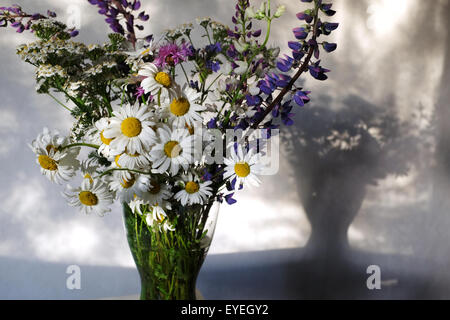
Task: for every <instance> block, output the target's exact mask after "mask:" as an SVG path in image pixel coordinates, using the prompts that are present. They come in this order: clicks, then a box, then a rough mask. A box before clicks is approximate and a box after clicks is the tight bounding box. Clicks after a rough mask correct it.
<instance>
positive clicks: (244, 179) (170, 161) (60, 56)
mask: <svg viewBox="0 0 450 320" xmlns="http://www.w3.org/2000/svg"><path fill="white" fill-rule="evenodd" d="M88 1H89V2H90V3H91V4H92V5H94V6H96V7H97V9H98V10H99V13H100V14H101V15H103V16H105V20H106V22H107V23H108V24H109V25H110V27H111V29H112V31H113V33H111V34H109V36H108V41H107V42H106V43H104V44H102V45H98V44H90V45H86V44H84V43H80V42H76V41H74V40H73V38H74V37H76V36H77V35H78V31H77V30H74V29H68V28H67V27H66V26H65V25H64V24H62V23H60V22H58V21H57V20H56V14H55V13H53V12H51V11H48V12H47V14H46V15H43V14H27V13H25V12H24V11H23V10H22V9H21V8H20V7H19V6H13V7H8V8H7V7H1V8H0V26H1V27H6V26H11V27H13V28H16V29H17V32H23V31H25V30H30V31H31V32H33V33H34V34H35V36H36V38H37V39H36V41H35V42H33V43H29V44H26V45H22V46H20V47H19V48H18V50H17V53H18V55H19V56H20V57H21V58H22V60H24V61H26V62H28V63H30V64H32V65H33V66H35V67H36V82H37V87H36V89H37V91H38V92H39V93H43V94H47V95H49V96H51V97H52V98H54V99H55V101H56V103H57V104H58V105H60V106H62V107H63V108H65V109H67V111H68V112H70V113H71V114H72V115H73V117H74V124H73V127H72V128H71V133H70V135H68V136H64V135H61V134H59V133H58V132H55V131H51V130H48V129H44V131H43V132H42V133H41V134H39V136H38V137H37V138H36V140H34V141H33V142H32V143H31V148H32V150H33V151H34V153H35V154H36V161H37V164H38V165H39V167H40V169H41V171H42V173H43V174H44V175H45V176H46V177H47V178H49V179H50V180H51V181H52V182H55V183H60V184H61V183H63V182H66V181H69V180H71V179H72V178H74V177H75V176H76V175H79V176H80V177H82V183H81V184H80V185H79V186H76V187H73V186H68V187H67V190H66V191H65V192H64V196H65V197H66V198H67V200H68V202H69V204H70V205H71V206H75V207H77V208H79V209H80V210H81V211H82V212H85V213H87V214H89V213H96V214H99V215H104V214H105V213H107V212H109V211H110V208H109V207H110V206H111V204H112V203H113V201H115V200H117V201H120V202H121V203H123V204H124V206H125V221H126V226H127V229H128V231H129V232H128V237H129V241H130V246H131V250H132V253H133V256H134V258H135V260H136V263H137V265H138V268H139V271H140V273H141V278H148V279H147V280H148V283H152V286H153V287H152V289H151V290H148V292H147V293H146V295H145V297H150V298H170V297H172V298H173V297H178V298H180V297H189V296H188V295H187V296H186V295H183V294H182V293H181V292H182V291H183V290H184V289H183V288H182V286H183V284H182V283H185V285H186V286H190V287H192V285H191V284H189V281H188V280H189V277H190V276H191V275H192V274H193V276H192V277H194V278H195V277H196V272H198V270H197V271H195V270H196V269H198V268H199V266H198V265H199V264H200V265H201V261H202V259H203V257H204V255H205V253H206V250H207V245H208V241H210V239H208V231H211V230H208V228H210V227H208V226H207V220H208V215H209V214H210V211H211V208H212V206H213V204H214V203H215V202H217V201H218V202H222V201H226V202H227V203H229V204H233V203H235V202H236V200H235V199H234V194H235V192H236V190H240V189H242V188H244V187H247V186H249V185H258V183H259V179H258V175H260V174H263V173H264V166H265V165H266V164H265V156H267V150H266V149H267V148H266V146H267V145H268V141H270V140H269V139H270V138H271V137H272V136H275V135H276V133H277V129H279V127H280V126H281V125H287V126H289V125H292V123H293V120H292V116H293V114H294V111H295V109H298V108H300V107H303V106H304V105H305V104H306V103H308V102H309V100H310V98H309V94H310V92H309V91H306V90H303V89H302V88H300V87H298V86H297V83H298V79H299V77H300V76H301V75H302V74H303V73H306V72H309V73H310V74H311V75H312V76H313V77H314V78H316V79H318V80H325V79H327V75H326V74H327V73H328V72H329V70H327V69H325V68H323V67H322V66H321V64H320V60H319V55H320V51H321V50H320V49H321V48H322V49H323V50H324V51H326V52H331V51H333V50H335V49H336V44H333V43H328V42H326V41H322V42H320V41H319V37H320V36H322V35H323V36H326V35H329V34H330V33H331V32H332V31H333V30H334V29H336V28H337V26H338V24H337V23H331V22H326V21H323V20H322V18H321V14H322V15H324V16H325V17H326V16H332V15H334V13H335V12H334V11H333V10H332V9H331V6H332V5H331V4H329V3H323V2H322V1H321V0H314V1H313V0H302V2H306V3H309V5H308V8H307V9H306V10H304V11H302V12H300V13H298V14H297V17H298V19H299V20H300V21H301V22H300V24H301V26H299V27H298V28H295V29H294V30H293V33H294V37H293V40H292V41H290V42H289V48H290V49H291V52H290V54H285V55H283V56H282V57H279V53H280V50H279V49H278V48H274V47H269V46H268V40H269V36H270V30H271V26H272V23H274V21H275V20H276V19H278V18H280V17H281V16H282V15H283V13H284V12H285V7H284V6H282V5H281V6H278V7H276V8H274V7H273V6H272V5H271V1H270V0H265V1H263V2H262V3H261V5H260V6H257V7H256V8H254V7H252V6H250V3H249V0H237V3H236V13H235V15H234V16H233V17H232V19H231V20H232V23H233V25H232V26H226V25H224V24H222V23H220V22H216V21H213V20H212V19H210V18H201V19H197V26H196V27H195V28H194V26H193V24H185V25H182V26H180V27H178V28H176V29H174V30H169V31H167V32H166V33H165V34H163V35H162V36H161V37H159V38H158V39H157V38H155V37H154V36H153V35H148V34H145V33H144V32H145V31H144V30H145V22H146V21H147V20H148V19H149V15H148V14H147V13H146V12H145V11H143V10H142V9H141V2H140V1H137V0H134V1H126V0H88ZM261 23H264V24H266V26H267V27H266V29H265V34H263V32H262V30H261V29H257V28H255V26H257V25H260V24H261ZM193 32H199V33H200V35H201V36H202V39H204V43H195V42H194V41H193V40H192V37H191V35H192V34H193ZM61 96H63V97H64V99H62V98H61ZM131 230H132V231H131ZM143 240H145V241H147V242H148V243H151V246H149V248H147V249H148V250H144V249H146V248H145V245H144V244H143ZM164 250H165V251H164ZM163 251H164V253H162V252H163ZM180 257H181V258H180ZM164 266H165V267H164ZM147 267H150V269H152V270H151V271H149V272H147V271H146V270H145V269H148V268H147ZM169 269H170V270H169ZM167 270H169V271H167ZM183 281H184V282H183ZM191 282H192V281H191ZM142 283H143V286H144V283H145V281H144V280H143V282H142ZM194 284H195V279H194ZM149 286H150V285H149ZM188 289H189V290H191V289H192V288H188ZM191 291H192V290H191Z"/></svg>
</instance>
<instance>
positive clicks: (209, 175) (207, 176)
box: [202, 169, 213, 181]
mask: <svg viewBox="0 0 450 320" xmlns="http://www.w3.org/2000/svg"><path fill="white" fill-rule="evenodd" d="M212 178H213V175H212V173H210V172H209V171H208V170H206V169H205V170H204V171H203V176H202V180H203V181H211V180H212Z"/></svg>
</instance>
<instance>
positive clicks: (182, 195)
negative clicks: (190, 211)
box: [175, 173, 212, 206]
mask: <svg viewBox="0 0 450 320" xmlns="http://www.w3.org/2000/svg"><path fill="white" fill-rule="evenodd" d="M183 180H184V181H183V182H184V187H183V189H182V190H180V191H178V192H177V193H176V194H175V199H176V200H178V201H180V202H181V204H182V205H183V206H185V205H193V204H203V203H205V201H206V200H207V199H208V197H210V196H212V188H211V187H209V185H210V184H211V183H212V182H211V181H205V182H200V179H199V178H198V177H194V176H193V175H192V173H189V174H188V175H187V176H185V177H184V179H183Z"/></svg>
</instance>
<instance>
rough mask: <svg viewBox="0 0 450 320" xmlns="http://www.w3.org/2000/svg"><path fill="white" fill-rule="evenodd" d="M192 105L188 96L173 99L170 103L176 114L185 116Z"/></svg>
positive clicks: (173, 112) (172, 110)
mask: <svg viewBox="0 0 450 320" xmlns="http://www.w3.org/2000/svg"><path fill="white" fill-rule="evenodd" d="M190 107H191V104H190V103H189V101H188V100H187V99H186V98H180V99H173V101H172V103H171V104H170V112H172V114H174V115H176V116H177V117H181V116H184V115H185V114H186V113H187V112H188V111H189V108H190Z"/></svg>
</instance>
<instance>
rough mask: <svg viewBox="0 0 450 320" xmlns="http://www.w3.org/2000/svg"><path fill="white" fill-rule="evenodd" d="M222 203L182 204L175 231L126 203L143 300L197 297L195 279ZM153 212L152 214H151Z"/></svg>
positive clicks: (130, 236) (128, 237) (127, 231)
mask: <svg viewBox="0 0 450 320" xmlns="http://www.w3.org/2000/svg"><path fill="white" fill-rule="evenodd" d="M219 207H220V204H219V203H218V202H214V203H212V204H209V205H204V206H199V205H198V206H194V207H188V208H185V207H179V208H177V209H176V210H172V212H170V214H169V215H172V216H175V217H176V220H177V222H176V224H175V230H167V229H166V228H164V227H163V225H162V224H161V225H159V226H158V225H153V226H150V225H148V223H146V219H145V213H142V214H138V213H135V212H133V211H132V210H131V209H130V207H129V206H128V205H127V204H124V205H123V209H124V210H123V212H124V223H125V230H126V234H127V240H128V244H129V247H130V250H131V253H132V256H133V259H134V261H135V263H136V267H137V269H138V272H139V275H140V279H141V295H140V299H141V300H195V299H196V281H197V276H198V274H199V272H200V268H201V267H202V264H203V262H204V260H205V258H206V255H207V253H208V250H209V247H210V245H211V241H212V238H213V235H214V231H215V227H216V222H217V216H218V212H219ZM148 214H150V213H148Z"/></svg>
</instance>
